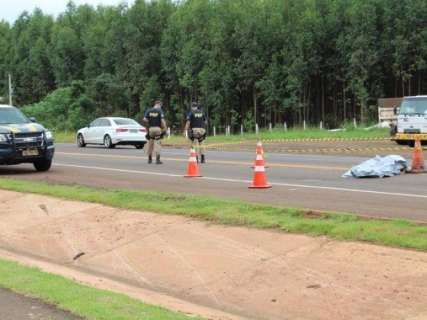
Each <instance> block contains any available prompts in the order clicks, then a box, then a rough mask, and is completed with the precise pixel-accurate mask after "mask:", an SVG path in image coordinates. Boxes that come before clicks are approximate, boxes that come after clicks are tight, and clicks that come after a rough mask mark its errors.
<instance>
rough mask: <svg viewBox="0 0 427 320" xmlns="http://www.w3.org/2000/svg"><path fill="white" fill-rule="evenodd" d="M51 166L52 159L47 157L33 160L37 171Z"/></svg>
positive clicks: (42, 170) (45, 169) (46, 169)
mask: <svg viewBox="0 0 427 320" xmlns="http://www.w3.org/2000/svg"><path fill="white" fill-rule="evenodd" d="M51 166H52V160H48V159H42V160H37V161H36V162H34V168H36V170H37V171H39V172H45V171H49V169H50V167H51Z"/></svg>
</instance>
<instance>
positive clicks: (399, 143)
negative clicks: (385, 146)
mask: <svg viewBox="0 0 427 320" xmlns="http://www.w3.org/2000/svg"><path fill="white" fill-rule="evenodd" d="M395 141H396V143H397V144H398V145H400V146H407V145H408V141H407V140H395Z"/></svg>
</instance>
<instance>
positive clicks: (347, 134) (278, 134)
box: [54, 128, 389, 145]
mask: <svg viewBox="0 0 427 320" xmlns="http://www.w3.org/2000/svg"><path fill="white" fill-rule="evenodd" d="M54 136H55V141H56V142H60V143H74V142H75V140H76V137H75V133H74V132H70V131H68V132H65V131H56V132H55V134H54ZM387 137H389V130H388V129H371V130H365V129H363V128H358V129H355V128H349V129H347V130H345V131H337V132H331V131H328V130H321V129H315V128H307V129H306V130H303V129H290V130H288V131H284V130H283V129H282V130H281V129H274V130H272V131H271V132H270V131H269V130H261V131H260V133H259V135H256V134H255V133H245V134H243V135H241V134H234V135H230V136H226V135H217V136H215V137H213V136H209V137H208V139H207V142H208V143H209V144H211V143H214V144H218V143H236V142H244V141H255V140H259V139H261V140H282V139H286V140H293V139H366V138H387ZM165 143H166V144H171V145H182V144H188V140H187V139H185V138H184V137H183V136H180V135H173V136H171V138H170V139H165Z"/></svg>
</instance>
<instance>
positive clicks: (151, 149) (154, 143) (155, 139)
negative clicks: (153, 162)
mask: <svg viewBox="0 0 427 320" xmlns="http://www.w3.org/2000/svg"><path fill="white" fill-rule="evenodd" d="M148 135H149V138H150V139H149V140H148V149H147V154H148V155H149V156H153V153H154V154H155V155H156V156H160V152H161V150H162V142H161V140H162V139H161V136H162V129H161V128H160V127H151V128H149V129H148Z"/></svg>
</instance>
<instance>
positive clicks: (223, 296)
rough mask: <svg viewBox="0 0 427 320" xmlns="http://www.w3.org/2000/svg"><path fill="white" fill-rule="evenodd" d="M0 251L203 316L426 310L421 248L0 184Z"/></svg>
mask: <svg viewBox="0 0 427 320" xmlns="http://www.w3.org/2000/svg"><path fill="white" fill-rule="evenodd" d="M0 247H1V249H2V250H0V256H3V257H7V258H9V259H14V260H18V261H21V262H23V263H25V264H30V265H37V266H39V267H41V268H42V269H44V270H46V271H49V272H56V273H58V274H62V275H64V276H67V277H70V278H73V279H76V280H78V281H81V282H84V283H87V284H90V285H93V286H96V287H100V288H103V289H110V290H113V291H119V292H123V293H126V294H129V295H131V296H133V297H137V298H139V299H142V300H144V301H146V302H148V303H152V304H158V305H162V306H165V307H167V308H171V309H174V310H177V311H182V312H186V313H189V314H198V315H202V316H205V317H207V318H209V319H243V318H245V319H307V320H308V319H310V320H321V319H325V320H335V319H336V320H338V319H343V320H344V319H346V320H347V319H363V320H374V319H378V320H384V319H387V320H395V319H396V320H398V319H399V320H400V319H406V320H421V319H427V303H426V302H427V253H423V252H415V251H407V250H400V249H393V248H385V247H380V246H374V245H369V244H363V243H351V242H337V241H331V240H329V239H327V238H323V237H322V238H312V237H308V236H304V235H291V234H284V233H278V232H273V231H262V230H254V229H246V228H241V227H225V226H218V225H210V224H207V223H204V222H199V221H194V220H190V219H186V218H183V217H177V216H168V215H157V214H152V213H145V212H132V211H125V210H118V209H113V208H108V207H105V206H101V205H96V204H87V203H79V202H70V201H62V200H59V199H54V198H50V197H44V196H37V195H27V194H19V193H14V192H8V191H0Z"/></svg>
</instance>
